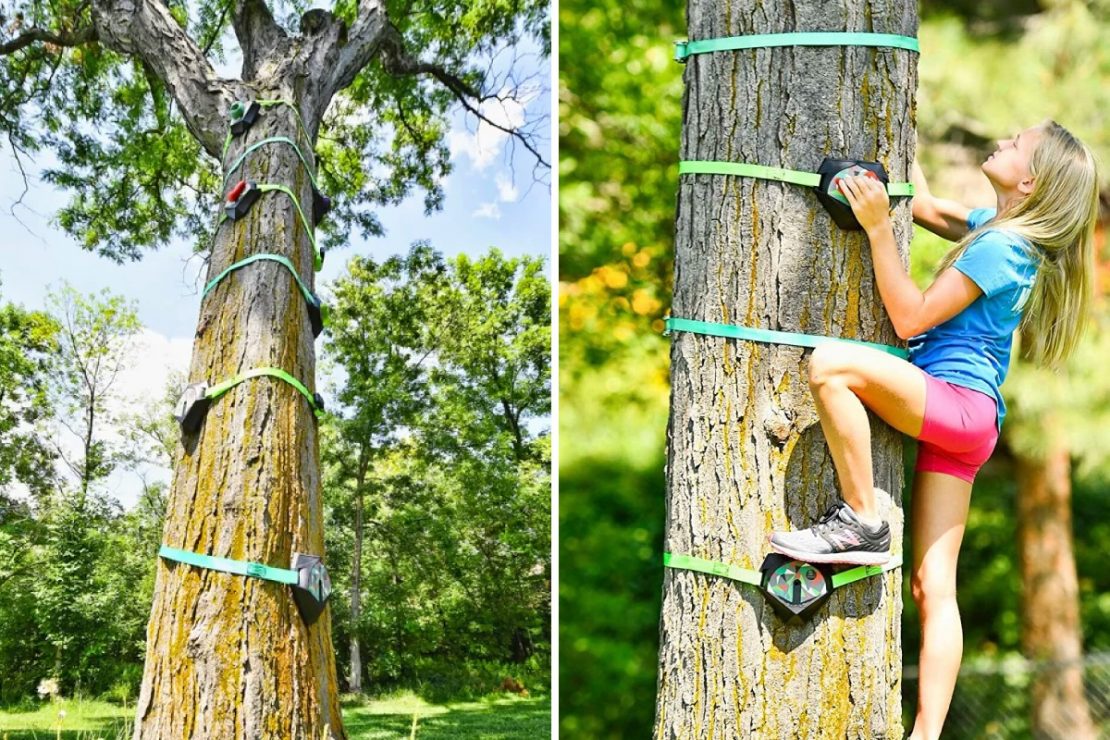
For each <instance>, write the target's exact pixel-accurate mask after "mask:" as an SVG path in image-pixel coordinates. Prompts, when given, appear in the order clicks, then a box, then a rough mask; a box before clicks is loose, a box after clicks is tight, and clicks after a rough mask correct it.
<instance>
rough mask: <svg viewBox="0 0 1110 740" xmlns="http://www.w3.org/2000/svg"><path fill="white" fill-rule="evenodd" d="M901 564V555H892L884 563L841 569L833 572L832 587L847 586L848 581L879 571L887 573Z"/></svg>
mask: <svg viewBox="0 0 1110 740" xmlns="http://www.w3.org/2000/svg"><path fill="white" fill-rule="evenodd" d="M901 565H902V556H901V555H892V556H891V558H890V560H888V561H886V564H884V565H861V566H859V567H857V568H852V569H851V570H843V571H841V572H839V573H833V577H832V587H833V588H840V587H841V586H847V585H848V584H849V583H855V582H856V581H860V580H863V579H864V578H867V577H868V576H877V575H879V574H881V573H887V572H889V571H892V570H894V569H895V568H898V567H901Z"/></svg>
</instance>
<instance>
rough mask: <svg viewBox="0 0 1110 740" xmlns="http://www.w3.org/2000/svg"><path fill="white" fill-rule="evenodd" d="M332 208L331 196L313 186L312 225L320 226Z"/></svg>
mask: <svg viewBox="0 0 1110 740" xmlns="http://www.w3.org/2000/svg"><path fill="white" fill-rule="evenodd" d="M330 210H331V198H329V197H328V196H326V195H324V194H323V193H321V192H320V191H319V190H317V189H316V188H312V225H313V226H319V225H320V222H321V221H323V220H324V216H326V215H328V211H330Z"/></svg>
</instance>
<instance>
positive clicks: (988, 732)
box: [902, 652, 1110, 740]
mask: <svg viewBox="0 0 1110 740" xmlns="http://www.w3.org/2000/svg"><path fill="white" fill-rule="evenodd" d="M917 677H918V671H917V666H909V667H907V668H906V669H905V672H904V673H903V681H902V706H903V707H904V712H905V726H906V731H907V732H908V731H909V729H910V728H911V727H912V725H913V716H914V709H915V708H916V706H917ZM1068 682H1072V686H1073V687H1074V691H1073V692H1072V693H1071V697H1072V699H1073V701H1067V700H1061V695H1062V694H1064V695H1066V694H1067V692H1066V691H1064V689H1063V687H1064V686H1065V685H1066V684H1067V683H1068ZM1080 685H1081V687H1082V688H1080ZM1038 694H1039V695H1041V696H1046V697H1047V699H1046V700H1044V701H1042V702H1040V703H1039V707H1040V711H1039V715H1040V716H1039V718H1034V713H1035V708H1036V705H1037V704H1038V702H1036V701H1035V698H1034V697H1035V696H1037V695H1038ZM1079 696H1082V697H1083V698H1084V699H1085V700H1086V715H1087V716H1084V713H1083V711H1082V701H1080V702H1078V708H1077V706H1076V702H1075V701H1074V699H1075V698H1077V697H1079ZM1053 699H1056V700H1057V701H1053ZM1088 718H1089V722H1088ZM1083 728H1086V730H1087V731H1085V732H1084V731H1083ZM943 737H944V740H1022V739H1024V738H1036V740H1057V739H1058V740H1091V739H1092V738H1099V739H1100V740H1101V739H1102V738H1107V739H1110V652H1104V653H1093V654H1090V655H1087V656H1086V657H1085V658H1083V660H1082V661H1075V662H1072V663H1034V662H1032V661H1028V660H1025V659H1024V658H1021V657H1020V656H1019V657H1011V658H1006V659H1004V660H1001V661H991V662H969V663H968V664H966V665H965V666H964V667H963V668H961V669H960V677H959V680H958V681H957V682H956V692H955V694H954V695H953V697H952V705H951V708H950V709H949V711H948V718H947V720H945V723H944V735H943Z"/></svg>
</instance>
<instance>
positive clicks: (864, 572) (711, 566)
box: [663, 552, 902, 588]
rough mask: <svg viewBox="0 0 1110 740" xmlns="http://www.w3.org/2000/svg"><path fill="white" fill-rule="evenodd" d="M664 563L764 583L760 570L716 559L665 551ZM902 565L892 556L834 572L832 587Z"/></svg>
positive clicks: (742, 581)
mask: <svg viewBox="0 0 1110 740" xmlns="http://www.w3.org/2000/svg"><path fill="white" fill-rule="evenodd" d="M663 565H664V566H665V567H667V568H681V569H682V570H693V571H697V572H698V573H707V574H709V575H712V576H720V577H722V578H729V579H731V580H733V581H739V582H741V583H748V584H751V585H752V586H761V587H762V585H763V574H762V573H761V572H760V571H758V570H752V569H751V568H741V567H740V566H738V565H729V564H728V563H720V562H717V561H716V560H702V559H701V558H695V557H692V556H690V555H674V554H672V553H669V552H665V553H663ZM901 565H902V558H901V557H900V556H898V557H891V559H890V560H888V561H887V562H886V564H885V565H860V566H857V567H855V568H851V569H849V570H844V571H840V572H839V573H834V574H833V577H832V587H833V588H840V587H841V586H847V585H848V584H849V583H855V582H856V581H860V580H863V579H864V578H867V577H869V576H877V575H879V574H880V573H886V572H888V571H892V570H894V569H895V568H897V567H899V566H901Z"/></svg>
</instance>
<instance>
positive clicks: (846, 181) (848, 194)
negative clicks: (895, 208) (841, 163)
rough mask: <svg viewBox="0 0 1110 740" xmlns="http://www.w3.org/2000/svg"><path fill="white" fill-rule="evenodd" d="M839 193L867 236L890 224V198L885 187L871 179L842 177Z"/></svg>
mask: <svg viewBox="0 0 1110 740" xmlns="http://www.w3.org/2000/svg"><path fill="white" fill-rule="evenodd" d="M840 192H842V193H844V197H845V198H847V199H848V205H850V206H851V207H852V212H853V213H854V214H855V215H856V220H857V221H859V225H860V226H862V227H863V229H864V231H866V232H867V233H868V234H870V233H871V231H872V230H873V229H875V228H876V227H879V226H882V225H883V224H889V223H890V196H888V195H887V192H886V186H885V185H883V184H882V182H880V181H879V180H878V179H876V178H873V177H863V176H856V177H842V178H840Z"/></svg>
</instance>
